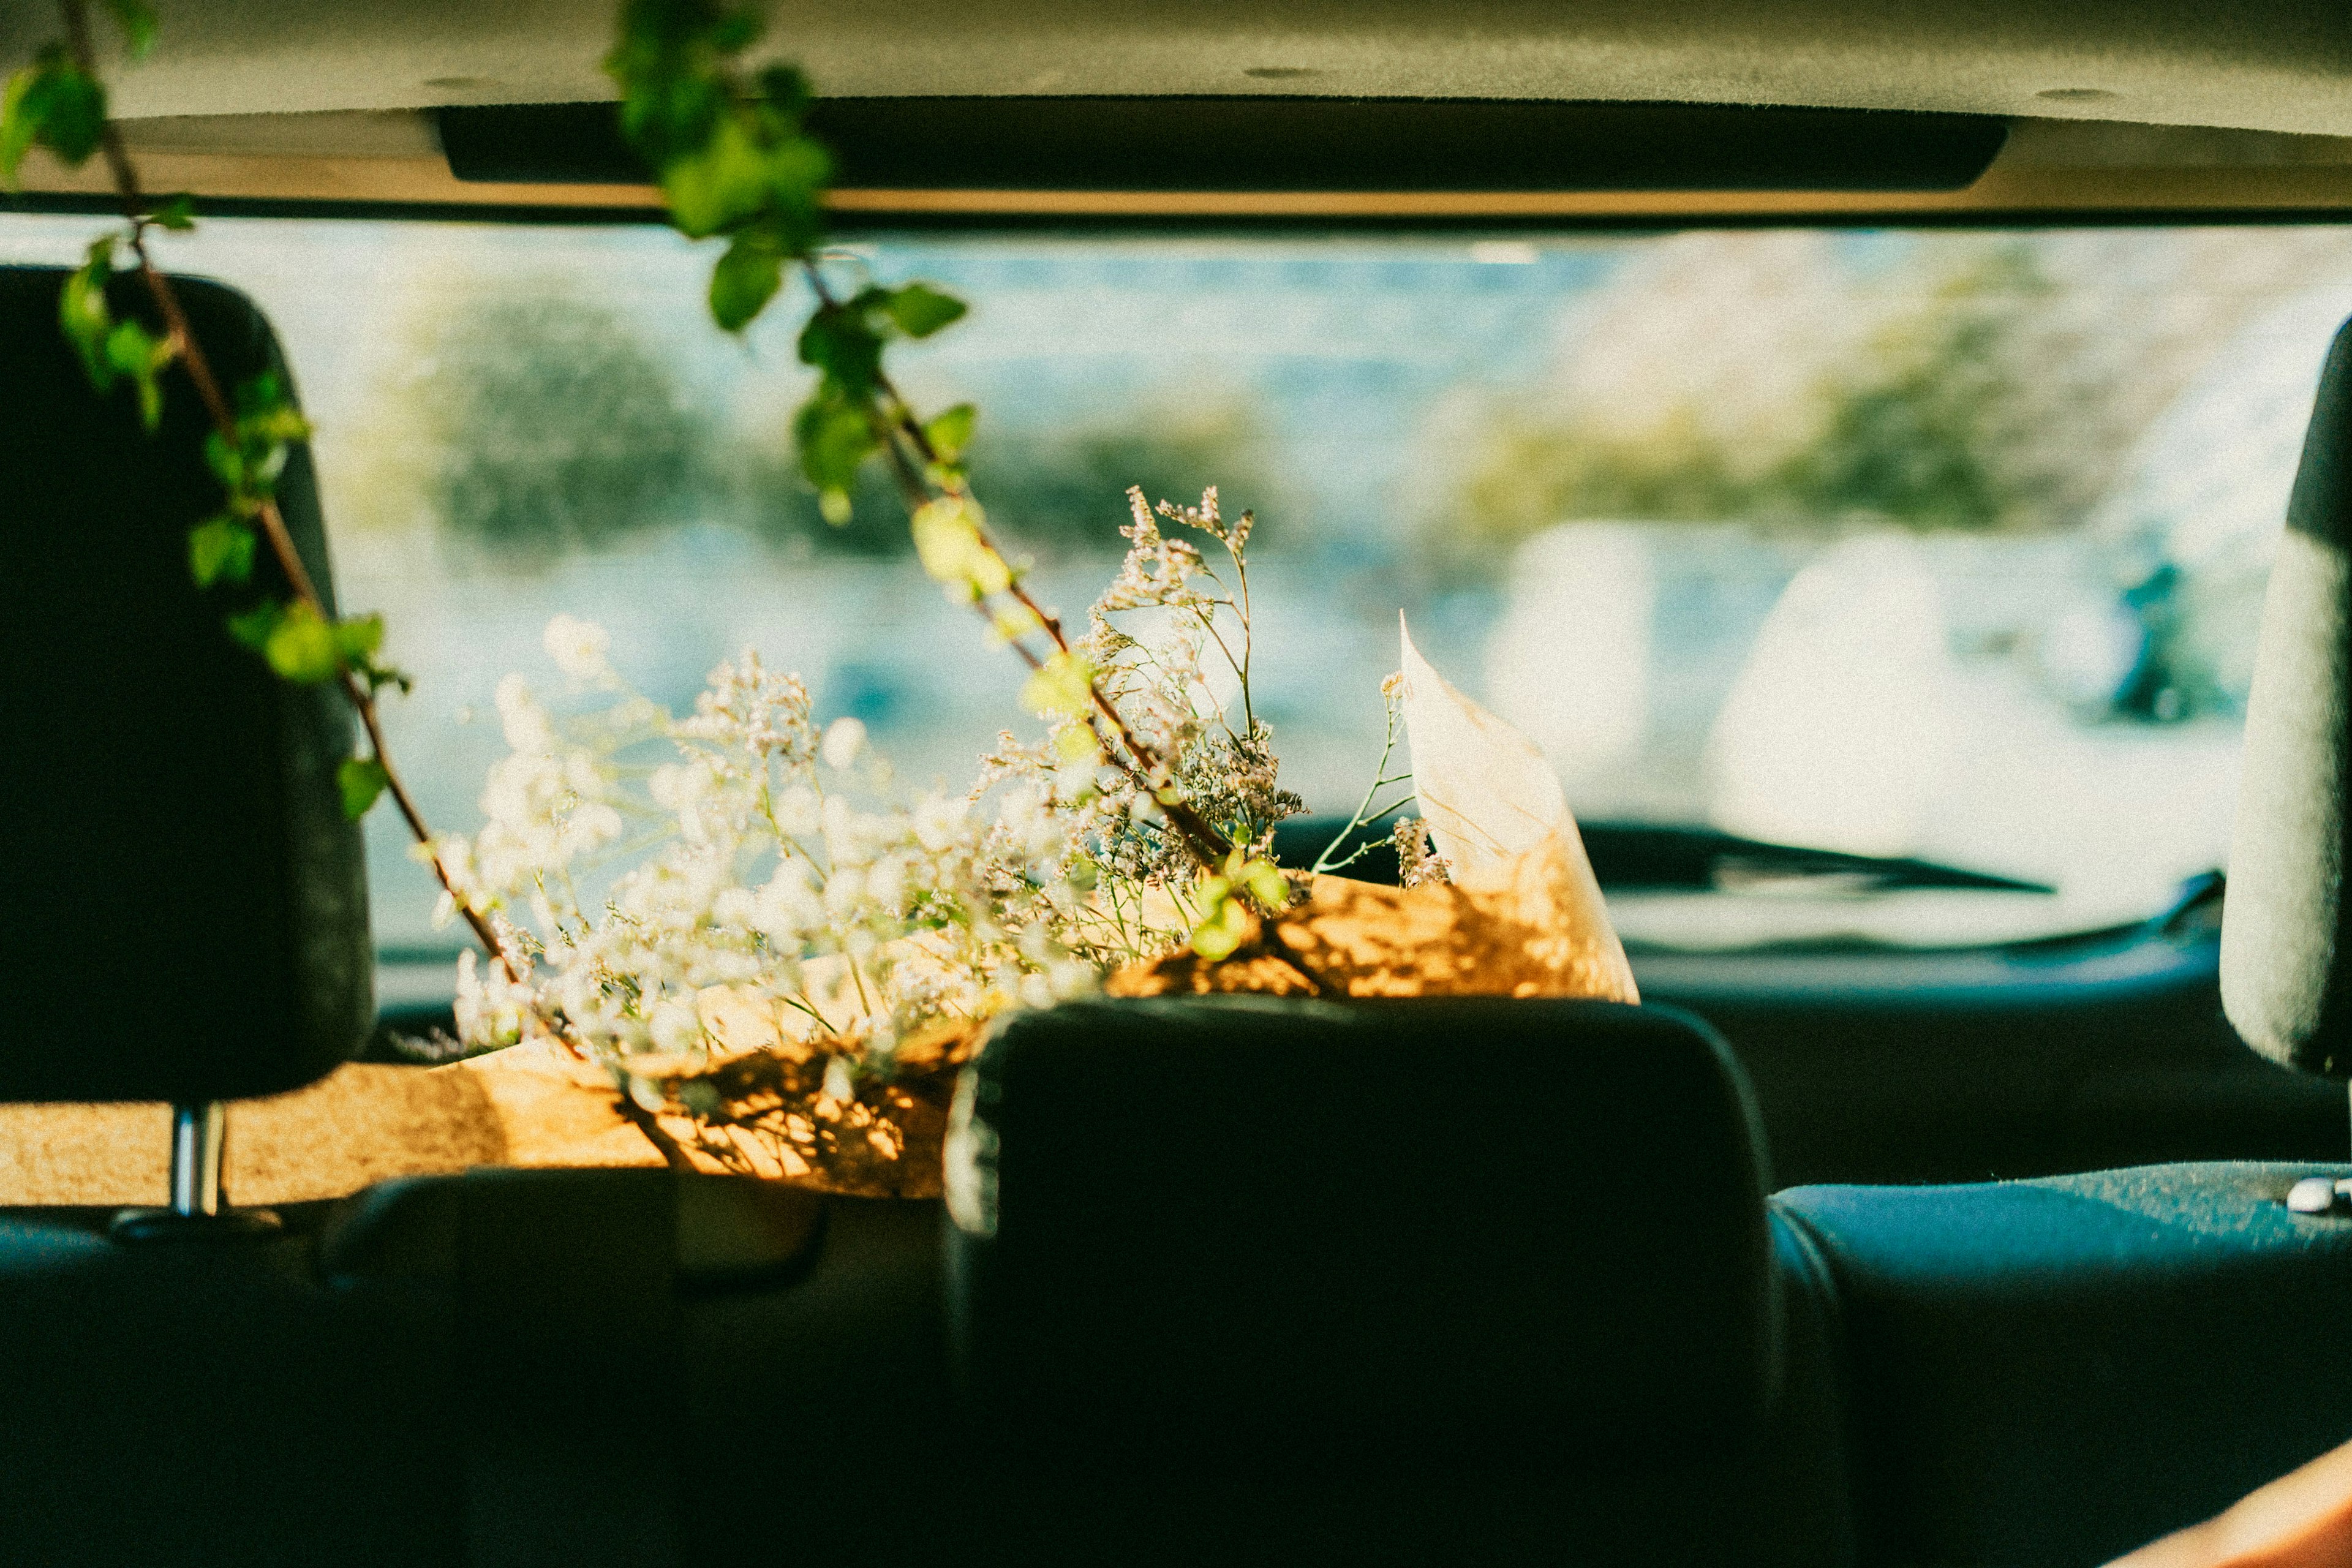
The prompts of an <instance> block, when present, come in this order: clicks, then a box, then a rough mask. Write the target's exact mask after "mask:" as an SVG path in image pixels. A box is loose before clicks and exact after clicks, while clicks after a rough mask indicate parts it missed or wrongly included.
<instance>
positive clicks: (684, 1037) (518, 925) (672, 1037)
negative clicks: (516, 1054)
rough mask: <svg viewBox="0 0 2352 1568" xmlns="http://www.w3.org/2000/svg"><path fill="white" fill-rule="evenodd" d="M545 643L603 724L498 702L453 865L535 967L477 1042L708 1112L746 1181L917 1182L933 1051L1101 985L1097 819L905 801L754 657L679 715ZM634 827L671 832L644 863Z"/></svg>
mask: <svg viewBox="0 0 2352 1568" xmlns="http://www.w3.org/2000/svg"><path fill="white" fill-rule="evenodd" d="M546 645H547V648H548V651H549V654H550V656H551V658H553V659H554V660H555V662H556V663H557V665H558V666H559V668H562V670H563V672H564V673H565V675H567V676H568V677H569V678H570V679H571V681H572V686H573V688H574V689H575V690H576V691H579V692H583V693H587V694H593V695H595V696H596V697H598V698H601V699H602V700H603V706H601V707H599V708H596V709H594V710H591V711H588V712H585V713H583V714H579V715H576V716H572V717H565V718H560V717H558V716H557V715H556V714H555V713H554V712H553V711H551V710H550V709H549V708H548V706H547V705H546V704H544V703H543V702H542V701H541V700H540V699H539V697H538V696H537V695H536V694H535V693H534V692H533V691H532V690H531V689H530V686H529V685H528V684H527V683H526V682H525V681H524V680H523V679H521V678H520V676H515V675H509V677H507V678H506V679H504V680H503V681H501V682H500V684H499V694H498V707H499V721H500V723H501V725H502V727H503V730H504V734H505V739H506V742H507V744H508V747H509V752H508V754H507V755H506V756H505V757H503V758H501V759H500V760H499V762H498V763H496V764H494V765H493V767H492V768H491V770H490V773H489V777H488V783H487V785H486V787H485V789H484V792H483V795H482V808H483V813H484V816H485V817H486V819H487V820H486V822H485V824H484V826H483V827H482V829H481V830H480V832H478V834H476V835H474V836H473V837H471V838H452V839H450V840H447V841H446V843H445V844H444V846H443V851H442V852H443V856H444V858H445V860H446V863H447V864H448V865H449V866H450V868H451V871H452V876H453V879H455V880H456V882H457V887H458V889H460V895H461V896H462V898H463V900H464V901H465V903H466V905H467V908H469V909H470V910H472V911H473V912H474V913H475V914H476V915H477V916H478V917H480V918H482V919H484V920H485V921H489V922H491V923H492V924H493V925H494V926H496V927H498V928H499V929H500V931H501V932H502V934H506V935H507V942H506V945H507V948H508V951H509V952H512V953H515V954H517V955H518V962H517V964H516V972H515V973H512V974H510V975H509V974H505V973H484V972H483V971H482V970H481V968H480V967H479V966H478V965H477V963H475V962H474V957H473V954H472V953H470V952H468V953H467V954H466V955H464V957H463V958H461V959H460V961H459V969H458V986H457V1023H458V1029H459V1034H460V1037H462V1038H463V1039H464V1041H465V1042H466V1043H467V1045H468V1046H470V1047H474V1048H477V1049H489V1048H496V1047H501V1046H506V1045H512V1044H516V1043H518V1042H520V1041H522V1040H525V1039H543V1040H551V1041H553V1042H556V1043H558V1044H560V1045H562V1047H566V1048H568V1049H571V1050H572V1051H574V1052H576V1053H577V1054H580V1055H582V1056H584V1057H585V1058H588V1059H589V1060H591V1061H593V1062H595V1063H597V1064H599V1065H601V1066H603V1067H604V1068H606V1069H607V1070H608V1071H609V1072H610V1073H611V1074H612V1076H613V1079H614V1084H615V1087H616V1088H618V1089H620V1090H621V1091H622V1094H623V1097H624V1099H625V1100H626V1101H627V1102H628V1104H630V1105H634V1106H635V1108H636V1111H637V1114H638V1116H639V1118H640V1119H641V1120H640V1125H641V1126H647V1127H648V1131H658V1117H659V1116H660V1115H661V1114H663V1113H664V1112H666V1111H667V1110H671V1109H672V1108H673V1106H682V1107H683V1108H684V1109H685V1110H686V1111H687V1112H688V1114H689V1115H690V1116H692V1118H693V1119H694V1121H695V1123H696V1125H697V1128H698V1143H697V1145H696V1146H697V1148H698V1149H699V1151H700V1152H703V1153H705V1154H708V1155H709V1156H710V1157H711V1158H712V1159H714V1160H716V1161H717V1162H718V1163H720V1164H722V1165H725V1166H728V1167H730V1168H756V1169H761V1170H764V1171H766V1172H767V1173H772V1174H776V1173H781V1174H801V1173H806V1172H807V1171H808V1170H810V1169H813V1168H818V1167H823V1168H825V1169H828V1170H831V1171H833V1172H834V1173H836V1174H838V1173H840V1171H841V1170H843V1169H844V1168H845V1165H844V1163H845V1162H854V1161H866V1162H869V1163H870V1162H872V1161H877V1160H878V1161H882V1162H884V1163H887V1162H889V1161H892V1160H895V1159H897V1158H898V1155H899V1152H900V1151H902V1150H903V1147H904V1135H903V1129H902V1128H901V1127H900V1126H899V1124H898V1121H897V1120H896V1119H895V1118H894V1116H893V1114H892V1110H891V1108H892V1106H893V1105H894V1103H895V1101H894V1100H893V1098H892V1097H893V1096H894V1095H897V1096H903V1094H904V1092H905V1090H904V1089H903V1088H893V1087H892V1086H893V1085H894V1083H895V1082H896V1081H897V1079H898V1069H899V1068H900V1066H901V1065H902V1059H903V1058H905V1057H906V1056H907V1054H908V1053H909V1052H911V1053H912V1056H913V1058H915V1059H917V1060H919V1061H923V1062H931V1061H935V1060H936V1058H937V1056H938V1053H939V1050H940V1041H941V1039H942V1038H943V1037H944V1036H945V1035H950V1034H958V1033H961V1034H967V1035H968V1034H969V1033H970V1032H971V1030H973V1029H975V1028H976V1027H977V1026H978V1025H979V1024H980V1023H981V1022H982V1021H984V1020H985V1019H986V1018H988V1017H989V1016H992V1014H994V1013H996V1012H998V1011H1000V1010H1002V1009H1003V1008H1004V1007H1006V1006H1010V1005H1015V1004H1028V1005H1044V1004H1046V1003H1050V1002H1052V1001H1054V1000H1055V999H1056V998H1058V997H1061V996H1066V995H1069V994H1076V993H1079V992H1083V991H1087V990H1090V989H1092V988H1093V986H1094V984H1095V983H1096V974H1097V965H1096V963H1094V962H1093V961H1091V960H1090V959H1089V957H1088V956H1087V954H1086V953H1084V952H1081V951H1078V950H1077V949H1076V948H1074V946H1073V944H1072V943H1071V942H1068V941H1066V940H1065V935H1064V933H1065V932H1066V931H1070V930H1072V929H1075V928H1076V925H1078V924H1079V923H1081V922H1079V921H1076V917H1075V916H1074V911H1075V910H1078V909H1080V908H1081V907H1082V906H1083V905H1084V903H1085V901H1086V892H1085V890H1084V889H1081V888H1080V887H1079V886H1078V885H1076V883H1074V882H1073V881H1072V880H1071V876H1070V873H1071V870H1072V868H1073V867H1074V866H1075V865H1076V863H1077V861H1078V860H1079V859H1080V858H1081V857H1080V856H1079V855H1077V854H1076V847H1075V846H1074V844H1073V842H1072V839H1071V837H1070V826H1071V822H1070V819H1069V817H1068V816H1066V814H1064V813H1061V812H1059V811H1057V810H1056V809H1055V805H1054V804H1053V803H1052V802H1051V801H1050V800H1048V799H1047V798H1045V796H1044V795H1041V794H1040V792H1039V791H1038V790H1037V789H1035V788H1034V787H1029V786H1027V785H1024V784H1023V783H1022V782H1020V781H1008V786H1007V787H1003V788H992V789H988V790H984V791H982V792H980V793H979V794H977V795H952V794H949V793H947V792H943V791H939V790H931V791H928V792H919V793H909V792H907V791H904V790H902V789H900V788H899V787H898V784H897V783H896V781H895V778H894V775H893V774H892V773H891V771H890V769H889V768H888V766H887V763H885V762H884V761H883V760H882V759H881V758H880V757H879V756H878V755H877V754H876V752H875V751H874V749H873V748H872V746H871V745H870V744H869V743H868V742H867V740H866V732H865V728H864V726H863V725H861V724H860V723H858V721H856V720H854V719H840V720H835V721H834V722H833V723H832V724H830V725H828V726H825V727H824V728H823V729H820V728H818V726H817V724H816V722H815V721H814V718H813V716H812V712H811V705H810V701H809V697H808V692H807V689H806V688H805V687H803V684H802V683H801V681H800V680H799V679H797V678H796V677H793V676H790V675H785V674H781V673H779V672H776V671H772V670H770V669H768V668H766V667H765V666H763V665H762V664H761V662H760V659H759V658H758V656H757V655H756V654H754V653H751V652H749V651H746V652H745V653H744V654H743V655H741V656H740V658H736V659H733V660H730V661H729V662H728V663H725V664H722V665H720V666H719V668H717V669H716V670H714V671H713V672H712V674H711V677H710V681H709V688H708V689H706V690H705V691H704V692H703V693H702V695H701V696H700V698H699V699H698V700H697V702H696V706H695V710H694V711H693V712H692V713H691V714H688V715H684V716H673V715H671V714H670V713H669V712H667V710H664V709H662V708H661V707H659V706H658V705H656V704H655V703H653V702H650V701H648V700H646V699H645V698H644V697H642V696H640V695H638V694H637V693H635V691H633V690H631V689H629V688H628V687H627V686H626V685H625V683H624V682H623V681H622V679H621V678H620V677H619V675H618V674H617V673H616V672H615V671H614V669H613V668H612V667H611V665H610V663H609V662H608V661H607V659H606V658H605V646H606V639H605V638H604V634H603V632H602V631H601V629H600V628H597V627H594V626H589V625H587V624H586V623H583V622H579V621H575V620H572V618H571V617H569V616H559V617H557V618H556V620H554V621H553V622H551V624H550V625H549V626H548V630H547V637H546ZM649 751H650V752H656V753H657V754H659V755H660V756H661V757H662V760H661V761H660V762H659V763H658V764H657V765H656V766H654V767H653V768H652V769H651V771H650V773H646V769H645V767H644V766H643V763H642V762H641V761H640V759H642V758H643V756H644V753H646V752H649ZM640 775H642V776H643V783H642V784H640V783H639V782H638V780H639V777H640ZM633 821H635V822H638V823H644V824H649V825H652V826H653V827H654V831H653V832H652V833H651V834H649V835H646V836H645V837H643V838H642V839H641V841H640V842H638V843H636V844H635V845H632V844H631V843H630V842H629V841H628V840H629V836H630V826H629V825H630V824H631V823H632V822H633ZM632 853H636V854H640V855H642V858H639V859H637V860H636V861H635V864H629V865H626V866H625V868H622V869H620V870H619V872H618V875H617V876H615V877H614V878H613V879H612V881H611V884H610V886H609V888H608V889H606V890H605V891H604V893H603V894H602V896H601V898H599V899H594V900H592V899H589V898H585V897H583V894H582V891H581V887H582V884H583V882H585V881H587V880H589V879H591V878H593V877H594V876H595V875H597V874H599V873H600V872H603V871H607V870H610V869H612V862H613V861H614V860H621V859H625V858H627V857H628V856H629V855H631V854H632ZM714 1075H717V1076H714ZM657 1142H658V1140H657ZM747 1161H748V1162H750V1164H749V1165H748V1166H747V1165H746V1164H745V1162H747Z"/></svg>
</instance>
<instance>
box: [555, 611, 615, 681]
mask: <svg viewBox="0 0 2352 1568" xmlns="http://www.w3.org/2000/svg"><path fill="white" fill-rule="evenodd" d="M540 640H541V642H543V643H545V644H546V645H547V657H548V658H551V659H553V660H554V661H555V668H558V669H560V670H562V672H563V673H564V674H566V675H568V676H570V677H572V679H574V680H586V681H595V682H598V683H602V682H603V681H604V680H606V679H610V678H611V676H612V673H613V667H612V666H611V665H610V664H608V663H606V662H605V659H604V652H605V650H606V649H607V648H609V647H612V646H613V637H612V634H611V633H610V632H607V631H606V630H605V629H604V627H602V626H598V625H597V624H596V623H595V622H593V621H583V620H581V619H579V618H578V617H577V616H556V617H555V618H554V619H553V620H551V621H550V622H548V623H547V631H546V633H545V634H544V635H543V636H542V637H541V639H540Z"/></svg>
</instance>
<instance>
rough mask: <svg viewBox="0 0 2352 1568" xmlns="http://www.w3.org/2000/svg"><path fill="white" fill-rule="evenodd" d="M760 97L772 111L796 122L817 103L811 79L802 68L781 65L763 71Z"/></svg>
mask: <svg viewBox="0 0 2352 1568" xmlns="http://www.w3.org/2000/svg"><path fill="white" fill-rule="evenodd" d="M760 96H761V99H762V100H765V102H766V103H767V105H768V107H769V108H770V109H772V110H775V111H776V112H778V113H780V114H788V115H790V116H792V117H793V119H794V120H798V119H799V118H800V117H801V116H802V115H803V114H806V113H807V112H808V111H809V108H810V106H811V105H813V104H814V103H815V101H816V94H815V93H814V91H812V90H811V89H810V87H809V79H808V77H807V75H806V74H805V73H803V71H802V69H801V68H800V67H798V66H794V65H784V64H781V63H780V64H776V65H772V66H770V67H768V68H766V69H764V70H762V71H761V73H760Z"/></svg>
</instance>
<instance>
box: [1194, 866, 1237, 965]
mask: <svg viewBox="0 0 2352 1568" xmlns="http://www.w3.org/2000/svg"><path fill="white" fill-rule="evenodd" d="M1212 880H1213V881H1214V882H1218V883H1222V882H1223V878H1213V879H1212ZM1203 901H1204V902H1208V901H1209V900H1205V899H1204V900H1203ZM1249 928H1250V916H1249V910H1245V909H1244V908H1243V907H1242V902H1241V900H1239V899H1236V898H1233V897H1231V896H1229V895H1227V894H1226V893H1225V892H1224V891H1223V888H1222V887H1220V889H1219V890H1218V896H1217V898H1216V899H1215V900H1214V901H1213V903H1212V904H1211V907H1210V910H1209V918H1208V919H1206V920H1204V921H1202V922H1201V923H1200V924H1199V925H1197V926H1194V927H1193V928H1192V951H1193V952H1197V953H1199V954H1200V955H1201V956H1202V958H1205V959H1207V960H1208V961H1209V962H1210V963H1217V962H1219V961H1220V960H1222V959H1227V958H1231V957H1232V956H1233V955H1234V952H1235V951H1236V950H1237V949H1238V948H1240V946H1241V944H1242V943H1243V942H1244V941H1246V940H1247V939H1248V937H1249Z"/></svg>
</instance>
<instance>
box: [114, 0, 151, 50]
mask: <svg viewBox="0 0 2352 1568" xmlns="http://www.w3.org/2000/svg"><path fill="white" fill-rule="evenodd" d="M106 8H107V9H108V10H110V11H111V12H113V13H114V25H115V26H118V27H120V28H121V29H122V44H123V47H125V48H127V49H129V50H130V51H131V58H132V59H134V60H143V59H145V58H147V54H148V51H149V50H151V49H152V48H153V47H155V13H154V12H153V11H152V10H150V9H149V8H148V6H147V4H146V0H106Z"/></svg>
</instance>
